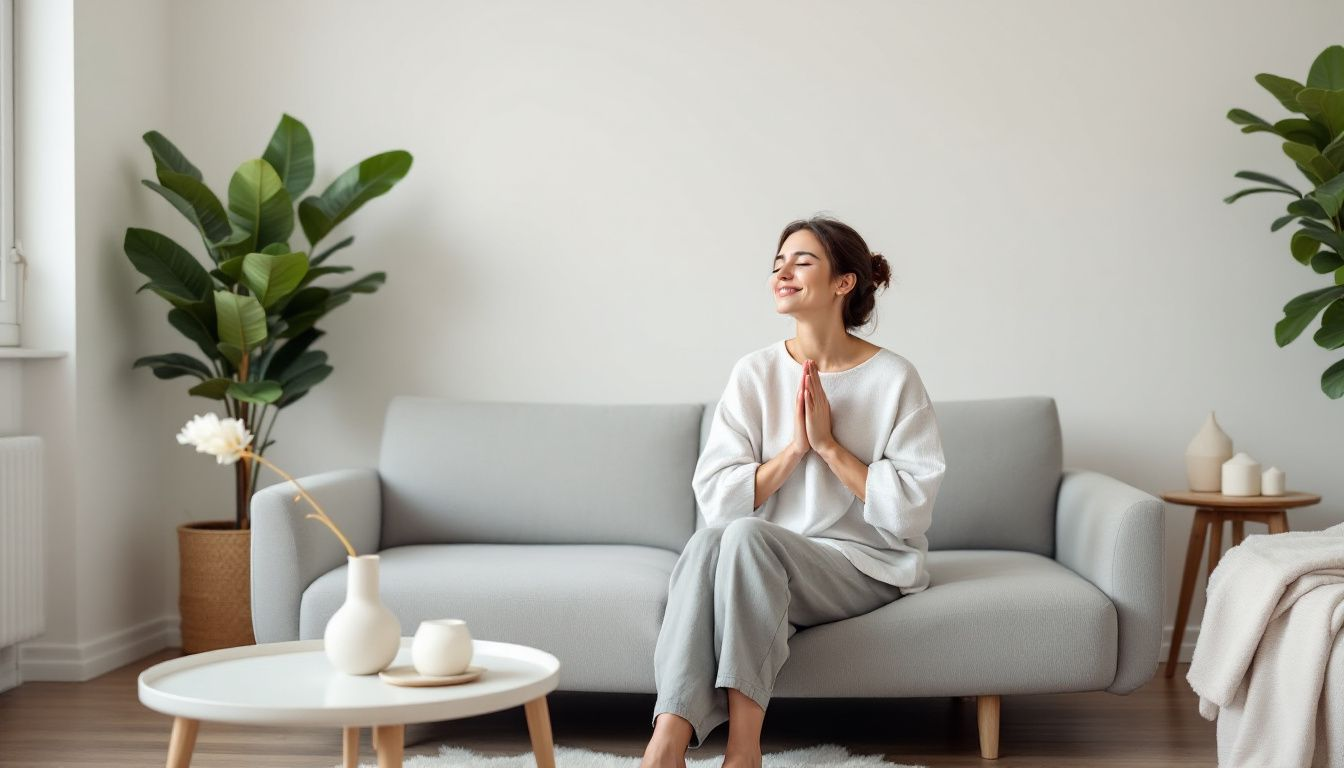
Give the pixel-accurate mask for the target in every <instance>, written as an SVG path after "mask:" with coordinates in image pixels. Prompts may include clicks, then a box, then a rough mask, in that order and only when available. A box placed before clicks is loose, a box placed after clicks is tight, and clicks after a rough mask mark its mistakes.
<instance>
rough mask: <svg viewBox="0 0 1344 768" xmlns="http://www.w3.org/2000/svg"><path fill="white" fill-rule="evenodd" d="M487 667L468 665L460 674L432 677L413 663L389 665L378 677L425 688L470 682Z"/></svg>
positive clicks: (387, 680)
mask: <svg viewBox="0 0 1344 768" xmlns="http://www.w3.org/2000/svg"><path fill="white" fill-rule="evenodd" d="M484 671H485V667H467V671H466V672H463V673H462V674H460V675H448V676H446V677H430V676H427V675H422V674H420V673H419V672H416V671H415V667H414V666H413V665H410V664H407V665H404V666H400V667H388V668H387V669H385V670H383V671H382V672H379V673H378V677H379V678H381V679H382V680H383V682H386V683H391V684H392V685H404V686H407V687H411V688H425V687H429V686H434V685H457V684H458V683H469V682H471V681H472V680H475V679H476V678H478V677H480V676H481V673H482V672H484Z"/></svg>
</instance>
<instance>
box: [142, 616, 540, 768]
mask: <svg viewBox="0 0 1344 768" xmlns="http://www.w3.org/2000/svg"><path fill="white" fill-rule="evenodd" d="M472 647H473V654H472V659H471V665H472V666H474V667H484V668H485V672H484V673H482V674H481V676H480V677H479V678H477V679H476V680H473V681H471V682H469V683H460V684H457V685H446V686H439V687H432V688H408V687H402V686H396V685H391V684H389V683H385V682H383V681H382V680H381V679H379V677H378V676H377V675H363V676H355V675H347V674H344V673H342V672H338V671H337V670H336V669H335V668H334V667H333V666H332V665H331V662H330V661H328V660H327V657H326V654H325V653H323V651H322V641H321V640H298V641H294V642H286V643H263V644H261V645H248V646H242V647H239V648H224V649H221V650H218V651H208V652H205V653H198V654H193V655H191V656H183V657H182V658H179V659H172V660H170V661H165V662H162V663H160V664H155V665H154V666H152V667H150V668H149V669H146V670H145V671H144V672H141V673H140V681H139V689H140V702H141V703H142V704H144V705H145V706H147V707H149V708H150V709H153V710H156V711H158V712H162V713H164V714H167V715H172V716H173V717H174V718H175V719H174V720H173V733H172V737H171V739H170V740H169V743H168V768H186V766H188V765H190V764H191V751H192V748H193V747H195V745H196V730H197V728H198V727H199V726H200V721H202V720H211V721H215V722H222V723H244V724H252V725H319V726H320V725H329V726H332V727H336V728H343V729H345V742H344V752H345V765H346V766H347V768H353V767H354V766H355V765H357V764H358V761H359V729H360V728H361V727H370V728H373V744H374V748H375V749H376V750H377V752H378V766H379V768H386V767H387V766H400V765H401V759H402V747H403V739H404V738H405V726H406V724H407V723H425V722H433V721H438V720H453V719H456V718H460V717H472V716H474V715H483V714H486V713H488V712H497V711H499V710H501V709H508V708H509V707H516V706H520V705H521V706H522V707H523V708H524V710H525V712H526V715H527V728H528V731H529V733H530V735H531V737H532V751H533V753H534V754H535V755H536V758H537V766H538V768H554V766H555V754H554V748H553V745H552V742H551V719H550V714H549V712H548V711H547V709H546V694H548V693H550V692H551V691H553V690H555V688H556V686H557V685H558V684H559V681H560V662H559V660H557V659H556V658H555V657H554V656H552V655H551V654H549V653H546V652H545V651H541V650H538V649H536V648H530V647H528V646H525V645H515V644H513V643H500V642H494V641H490V640H473V641H472ZM410 663H411V638H409V637H403V638H402V639H401V651H399V652H398V653H397V658H396V660H394V661H393V662H392V665H393V666H400V665H403V664H410Z"/></svg>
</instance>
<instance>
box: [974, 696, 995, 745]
mask: <svg viewBox="0 0 1344 768" xmlns="http://www.w3.org/2000/svg"><path fill="white" fill-rule="evenodd" d="M975 715H976V720H978V721H979V723H980V757H982V758H984V759H986V760H997V759H998V758H999V697H998V696H976V697H975Z"/></svg>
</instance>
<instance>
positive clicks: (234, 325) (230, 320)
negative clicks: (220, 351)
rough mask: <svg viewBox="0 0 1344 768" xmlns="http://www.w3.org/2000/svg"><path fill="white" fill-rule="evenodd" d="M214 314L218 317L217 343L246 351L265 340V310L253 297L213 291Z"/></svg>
mask: <svg viewBox="0 0 1344 768" xmlns="http://www.w3.org/2000/svg"><path fill="white" fill-rule="evenodd" d="M215 313H216V314H217V315H218V316H219V341H220V343H221V344H228V345H230V346H232V347H237V348H238V349H241V350H243V353H244V354H247V352H248V350H251V349H252V348H253V347H255V346H257V345H258V344H261V342H263V341H265V340H266V310H264V309H262V308H261V302H259V301H257V297H255V296H239V295H238V294H236V293H229V292H228V291H215Z"/></svg>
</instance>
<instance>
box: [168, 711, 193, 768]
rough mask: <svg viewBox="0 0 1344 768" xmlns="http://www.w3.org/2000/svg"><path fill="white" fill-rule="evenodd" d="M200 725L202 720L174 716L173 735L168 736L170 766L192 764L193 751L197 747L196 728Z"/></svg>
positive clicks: (174, 767)
mask: <svg viewBox="0 0 1344 768" xmlns="http://www.w3.org/2000/svg"><path fill="white" fill-rule="evenodd" d="M200 727H201V721H200V720H192V719H190V718H186V717H177V718H173V735H172V736H170V737H169V738H168V768H187V766H189V765H191V751H192V750H193V749H195V748H196V730H197V729H198V728H200Z"/></svg>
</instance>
